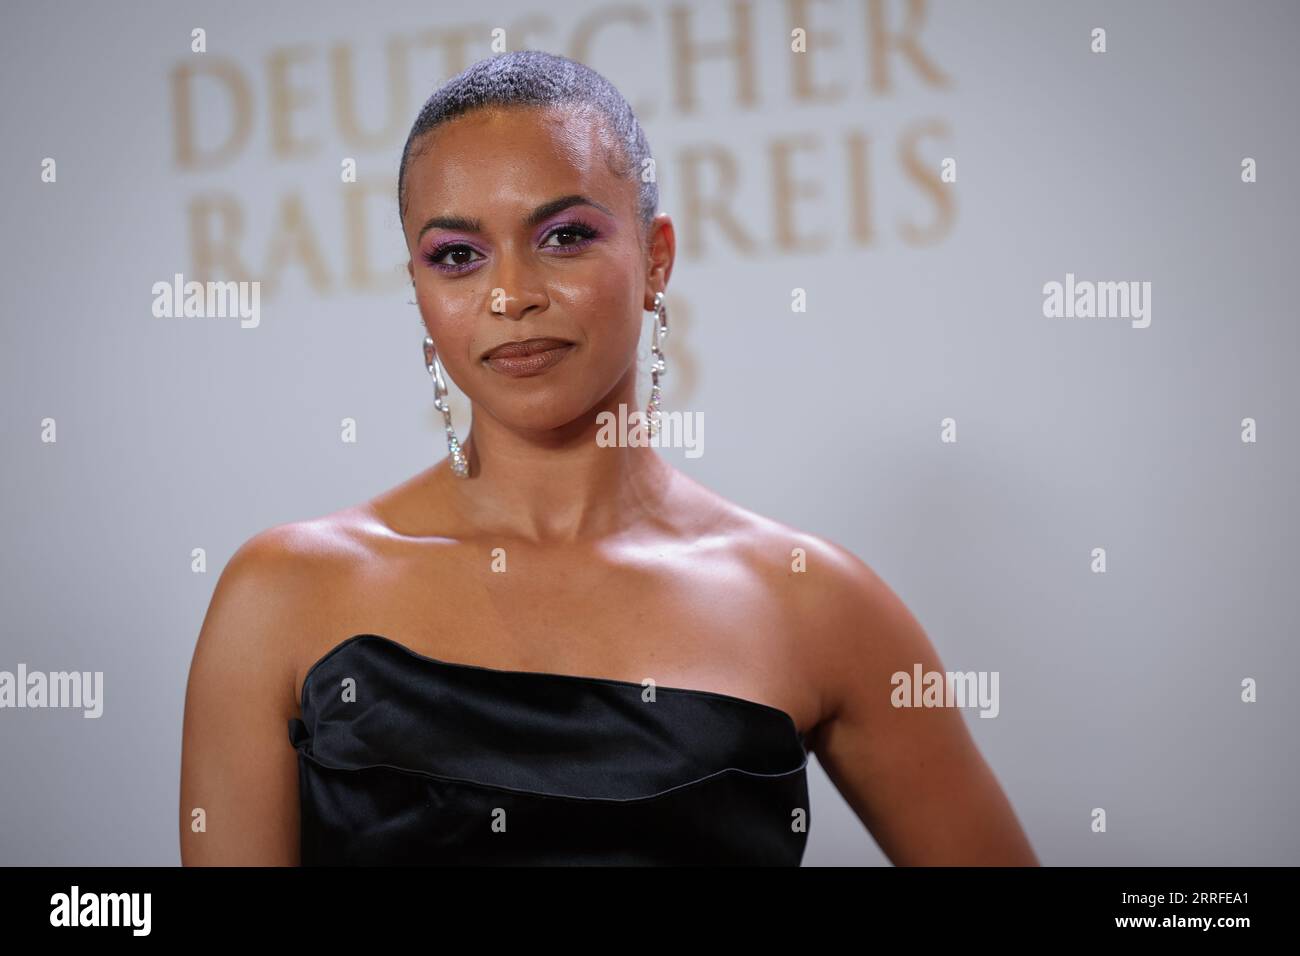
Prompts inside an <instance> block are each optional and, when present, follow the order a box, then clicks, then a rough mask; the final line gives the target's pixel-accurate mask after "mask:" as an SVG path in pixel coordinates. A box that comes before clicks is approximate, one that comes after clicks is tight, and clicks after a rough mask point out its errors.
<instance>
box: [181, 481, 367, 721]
mask: <svg viewBox="0 0 1300 956" xmlns="http://www.w3.org/2000/svg"><path fill="white" fill-rule="evenodd" d="M368 520H369V508H368V505H364V504H363V505H358V506H354V507H350V508H346V509H343V510H340V511H337V512H334V513H331V514H328V515H322V516H320V517H317V518H311V519H308V520H303V521H294V522H286V523H284V524H279V525H274V526H272V527H270V528H267V529H265V530H263V531H260V532H258V533H257V534H255V535H253V536H252V537H250V538H248V539H247V540H246V541H244V542H243V544H241V545H240V546H239V548H238V549H236V551H235V553H234V554H233V555H232V556H231V557H230V560H229V561H228V562H227V563H226V566H225V568H224V569H223V570H222V572H221V576H220V578H219V579H218V580H217V585H216V588H215V589H214V591H213V595H212V600H211V602H210V604H209V606H208V611H207V615H206V617H205V618H204V622H203V627H202V629H201V631H200V633H199V640H198V645H197V647H196V649H195V660H196V662H198V661H200V660H201V659H203V658H213V659H214V660H216V659H220V660H226V661H231V662H235V661H238V662H241V663H242V664H243V665H245V666H248V667H256V668H258V669H260V670H261V671H262V672H263V673H269V674H274V675H276V683H277V686H278V687H279V688H280V689H282V690H283V693H284V698H283V699H284V700H286V701H288V702H289V703H290V704H293V703H294V702H295V701H296V697H295V695H294V693H293V689H294V684H295V682H294V675H295V671H296V664H297V662H298V661H299V660H300V659H301V654H302V652H303V649H304V646H305V645H306V644H307V642H309V641H310V639H311V635H313V634H314V633H319V627H320V624H321V622H322V621H328V620H329V617H330V615H331V613H332V611H333V608H334V607H335V602H337V601H338V600H340V599H341V598H342V597H343V596H344V595H345V593H346V588H345V587H344V586H343V585H344V583H345V582H346V581H347V580H348V578H349V576H350V575H351V574H353V573H354V572H355V569H356V568H358V567H360V566H362V565H363V564H364V561H365V558H366V555H367V553H368V551H369V547H368V545H367V542H366V536H367V527H368ZM278 693H279V691H277V696H278Z"/></svg>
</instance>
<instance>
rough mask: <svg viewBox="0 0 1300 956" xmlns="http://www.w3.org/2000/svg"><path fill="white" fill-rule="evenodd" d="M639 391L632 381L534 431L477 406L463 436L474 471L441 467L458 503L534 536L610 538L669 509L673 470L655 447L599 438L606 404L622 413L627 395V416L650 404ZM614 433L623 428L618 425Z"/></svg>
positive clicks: (490, 528)
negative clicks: (564, 420) (573, 415)
mask: <svg viewBox="0 0 1300 956" xmlns="http://www.w3.org/2000/svg"><path fill="white" fill-rule="evenodd" d="M633 381H634V380H633ZM633 393H634V388H633V385H632V383H628V384H627V385H626V386H625V387H621V388H616V389H615V390H614V392H613V393H612V394H611V395H610V396H609V397H608V399H607V400H606V401H604V402H601V403H600V405H599V406H597V407H596V408H593V409H592V410H591V411H590V412H588V413H587V414H586V415H584V416H582V417H580V418H578V419H575V420H574V421H572V422H569V423H568V424H566V425H564V426H562V427H560V428H554V429H546V430H543V431H531V432H529V431H521V430H519V429H516V428H510V427H507V426H505V425H503V424H502V423H501V422H500V421H498V420H497V419H495V418H493V417H492V416H491V415H490V414H488V413H486V412H484V411H483V410H481V409H480V408H478V406H475V408H474V417H473V422H472V424H471V427H470V433H469V435H468V436H467V437H466V438H465V440H464V441H463V442H462V446H463V448H464V450H465V455H466V458H467V459H468V461H469V464H470V478H468V479H460V478H456V477H455V476H454V475H451V473H450V469H449V468H448V467H447V466H446V465H445V464H444V465H442V466H439V470H440V471H443V472H445V478H444V485H445V487H447V488H449V489H450V491H449V494H450V495H451V496H452V498H451V501H452V502H453V506H454V507H455V508H457V510H458V513H459V514H460V515H461V516H462V517H463V518H466V519H468V520H469V521H471V522H472V523H473V525H474V526H475V527H476V528H478V529H480V530H481V531H483V532H485V533H488V534H493V533H495V534H500V535H503V536H510V537H515V538H524V539H526V540H530V541H534V542H543V541H546V542H573V541H579V540H582V539H591V538H596V537H603V536H606V535H610V534H616V533H618V532H620V531H624V530H626V529H628V528H630V527H632V526H634V525H636V524H639V523H643V522H645V521H646V520H647V519H649V520H654V519H655V517H656V516H660V515H662V514H663V510H664V502H665V501H666V500H667V498H668V490H669V486H670V484H671V482H672V480H673V475H674V471H673V469H672V468H671V467H669V465H668V464H667V462H665V461H664V460H663V459H662V458H660V457H659V454H658V452H657V451H656V449H654V448H651V447H648V446H641V445H633V444H632V443H631V442H630V441H629V442H627V443H626V446H624V445H623V444H611V445H608V446H606V447H602V446H601V445H599V444H597V435H598V433H599V432H600V431H601V422H600V421H598V415H599V413H600V412H601V411H609V412H611V413H612V414H613V415H614V416H615V419H616V420H617V418H618V405H619V403H620V402H622V403H623V404H625V405H627V412H626V415H625V417H627V416H630V415H631V413H632V412H633V411H634V410H640V411H644V409H640V408H639V406H637V405H635V404H633V401H634V396H633ZM629 431H630V432H632V433H633V434H635V433H636V431H637V429H634V428H631V427H630V426H629ZM614 434H615V436H618V435H620V434H621V433H620V432H619V431H618V430H617V428H616V429H615V430H614Z"/></svg>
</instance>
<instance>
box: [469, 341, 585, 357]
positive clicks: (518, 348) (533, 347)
mask: <svg viewBox="0 0 1300 956" xmlns="http://www.w3.org/2000/svg"><path fill="white" fill-rule="evenodd" d="M572 344H573V343H572V342H570V341H569V340H568V339H555V338H539V339H523V340H522V341H519V342H505V343H503V344H501V345H498V346H496V347H495V348H492V349H488V351H486V352H484V353H483V358H484V359H491V358H522V357H524V356H526V355H536V354H537V353H538V352H549V351H550V350H551V349H558V348H563V347H564V346H566V345H572Z"/></svg>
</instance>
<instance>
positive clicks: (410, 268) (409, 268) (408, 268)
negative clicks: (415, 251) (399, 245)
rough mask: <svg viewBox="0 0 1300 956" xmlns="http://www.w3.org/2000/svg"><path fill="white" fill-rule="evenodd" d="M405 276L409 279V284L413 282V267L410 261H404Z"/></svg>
mask: <svg viewBox="0 0 1300 956" xmlns="http://www.w3.org/2000/svg"><path fill="white" fill-rule="evenodd" d="M406 274H407V275H408V276H410V277H411V282H415V265H414V263H413V262H412V261H411V260H410V259H407V260H406Z"/></svg>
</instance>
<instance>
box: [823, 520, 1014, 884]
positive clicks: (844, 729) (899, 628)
mask: <svg viewBox="0 0 1300 956" xmlns="http://www.w3.org/2000/svg"><path fill="white" fill-rule="evenodd" d="M822 557H823V560H824V561H825V562H826V564H827V565H829V574H828V578H831V579H833V580H834V584H833V586H832V588H831V590H830V593H829V594H828V595H827V601H826V605H824V608H825V607H827V606H829V609H830V612H831V616H830V618H829V619H826V618H823V620H828V626H827V630H826V632H825V633H824V635H823V638H824V641H823V642H822V643H821V644H820V645H819V656H821V658H822V659H821V660H820V661H819V665H820V667H819V669H820V671H821V672H822V673H824V674H825V675H826V677H825V685H824V686H825V687H826V688H827V704H828V711H829V714H830V716H829V717H827V718H826V719H825V720H824V721H823V722H822V723H820V724H819V725H818V726H817V728H816V730H815V732H814V734H813V735H812V741H811V746H812V749H813V751H814V752H815V753H816V755H817V759H818V761H819V762H820V763H821V765H822V767H823V768H824V769H825V771H826V773H827V776H829V777H830V779H831V782H832V783H834V784H835V786H836V788H837V789H838V790H839V791H840V793H841V794H843V796H844V798H845V799H846V800H847V801H848V803H849V805H850V806H851V807H852V808H853V810H854V812H855V813H856V814H857V815H858V818H859V819H861V820H862V822H863V824H864V825H865V826H866V827H867V828H868V829H869V830H870V831H871V834H872V836H873V837H875V839H876V842H877V843H878V844H879V845H880V848H881V849H882V850H883V851H884V853H885V855H886V856H888V857H889V859H890V860H891V861H892V862H893V863H894V864H895V865H902V866H915V865H922V866H937V865H938V866H953V865H956V866H995V865H1010V866H1037V865H1039V864H1038V859H1037V857H1036V856H1035V855H1034V851H1033V848H1032V847H1031V846H1030V844H1029V841H1028V839H1027V838H1026V836H1025V833H1024V831H1023V830H1022V829H1021V827H1020V823H1019V821H1018V820H1017V819H1016V815H1015V811H1014V810H1013V809H1012V807H1011V804H1010V802H1009V801H1008V800H1007V798H1006V795H1005V794H1004V793H1003V792H1002V788H1001V787H1000V786H999V785H998V782H997V779H996V778H995V777H994V776H993V773H992V771H991V770H990V769H989V767H988V765H987V764H986V763H985V762H984V759H983V757H981V756H980V753H979V751H978V749H977V748H976V746H975V742H974V740H973V739H972V738H971V735H970V732H969V730H968V729H967V727H966V723H965V718H964V717H963V715H962V712H961V709H960V708H954V707H894V706H893V704H892V703H891V695H892V693H893V692H894V690H895V687H894V685H893V684H892V683H891V680H890V679H891V676H892V675H893V674H894V673H896V672H898V671H904V672H906V673H908V674H909V675H911V674H912V671H913V667H914V665H915V664H917V663H919V664H920V665H921V668H922V671H923V672H925V671H939V672H943V670H944V667H943V665H942V664H941V663H940V661H939V657H938V654H937V653H936V652H935V650H934V647H933V646H932V645H931V643H930V641H929V639H928V638H927V637H926V634H925V632H924V631H923V630H922V628H921V625H920V624H919V623H918V622H917V620H916V619H915V617H913V616H912V614H911V612H910V611H908V609H907V607H906V606H905V605H904V604H903V602H902V601H901V600H899V598H898V596H897V595H895V594H894V593H893V591H891V590H890V588H889V587H888V585H886V584H885V582H884V581H882V580H881V579H880V578H879V577H877V576H876V574H875V573H874V572H873V571H871V569H870V568H868V567H867V566H866V565H865V564H864V563H863V562H862V561H860V560H859V559H858V558H857V557H856V556H854V555H852V554H851V553H849V552H847V551H844V550H843V549H840V548H839V547H838V546H835V545H831V546H830V547H829V549H828V551H823V555H822ZM810 565H811V562H810ZM809 570H810V571H812V570H813V568H812V567H810V569H809Z"/></svg>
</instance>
